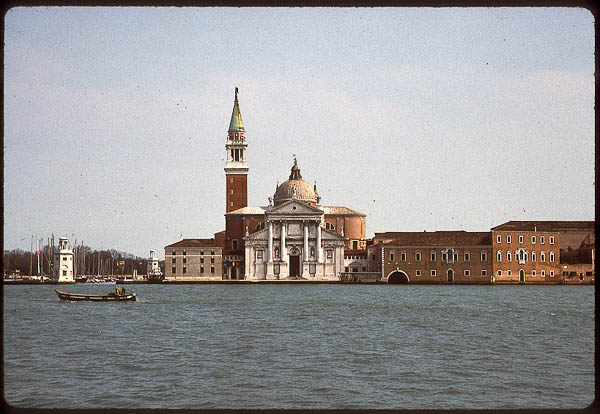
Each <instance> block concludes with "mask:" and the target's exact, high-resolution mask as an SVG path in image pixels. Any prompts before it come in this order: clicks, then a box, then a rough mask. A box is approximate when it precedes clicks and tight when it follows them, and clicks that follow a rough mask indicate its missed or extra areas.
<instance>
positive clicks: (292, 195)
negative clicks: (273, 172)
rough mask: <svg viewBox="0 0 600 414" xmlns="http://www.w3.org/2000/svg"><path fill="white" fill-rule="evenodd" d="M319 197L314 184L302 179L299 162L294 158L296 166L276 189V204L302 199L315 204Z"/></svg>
mask: <svg viewBox="0 0 600 414" xmlns="http://www.w3.org/2000/svg"><path fill="white" fill-rule="evenodd" d="M317 197H318V195H317V194H316V191H315V189H314V188H313V186H312V185H310V184H309V183H308V182H306V181H304V180H303V179H302V175H301V174H300V167H298V163H297V162H296V159H295V158H294V166H293V167H292V171H291V173H290V178H289V180H287V181H285V182H283V183H281V185H279V186H278V187H277V189H276V190H275V195H274V196H273V201H274V203H275V205H278V204H281V203H283V202H285V201H288V200H300V201H304V202H305V203H310V204H312V205H313V206H314V205H315V204H316V203H317Z"/></svg>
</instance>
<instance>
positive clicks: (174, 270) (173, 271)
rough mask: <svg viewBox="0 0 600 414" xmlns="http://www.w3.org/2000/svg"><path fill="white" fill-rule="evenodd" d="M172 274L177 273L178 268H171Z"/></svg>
mask: <svg viewBox="0 0 600 414" xmlns="http://www.w3.org/2000/svg"><path fill="white" fill-rule="evenodd" d="M171 273H173V274H175V273H177V268H176V267H175V266H173V267H172V268H171Z"/></svg>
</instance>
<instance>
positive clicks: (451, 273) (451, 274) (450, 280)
mask: <svg viewBox="0 0 600 414" xmlns="http://www.w3.org/2000/svg"><path fill="white" fill-rule="evenodd" d="M448 283H454V270H452V269H448Z"/></svg>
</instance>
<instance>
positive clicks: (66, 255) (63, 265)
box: [54, 237, 75, 282]
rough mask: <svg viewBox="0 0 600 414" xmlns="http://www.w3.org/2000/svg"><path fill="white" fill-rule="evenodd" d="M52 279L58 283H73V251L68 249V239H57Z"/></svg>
mask: <svg viewBox="0 0 600 414" xmlns="http://www.w3.org/2000/svg"><path fill="white" fill-rule="evenodd" d="M54 278H55V279H58V281H59V282H74V281H75V280H74V279H73V250H71V248H70V247H69V239H68V238H66V237H61V238H60V239H58V251H57V252H56V253H54Z"/></svg>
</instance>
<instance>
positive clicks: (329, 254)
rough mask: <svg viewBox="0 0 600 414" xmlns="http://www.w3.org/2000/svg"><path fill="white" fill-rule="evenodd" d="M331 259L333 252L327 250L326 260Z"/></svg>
mask: <svg viewBox="0 0 600 414" xmlns="http://www.w3.org/2000/svg"><path fill="white" fill-rule="evenodd" d="M332 257H333V250H327V258H328V259H331V258H332Z"/></svg>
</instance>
